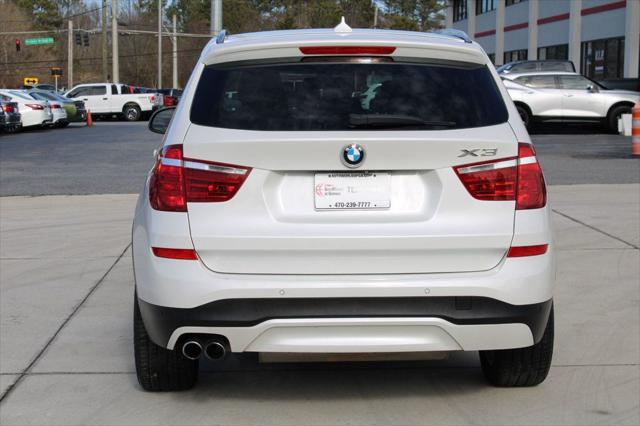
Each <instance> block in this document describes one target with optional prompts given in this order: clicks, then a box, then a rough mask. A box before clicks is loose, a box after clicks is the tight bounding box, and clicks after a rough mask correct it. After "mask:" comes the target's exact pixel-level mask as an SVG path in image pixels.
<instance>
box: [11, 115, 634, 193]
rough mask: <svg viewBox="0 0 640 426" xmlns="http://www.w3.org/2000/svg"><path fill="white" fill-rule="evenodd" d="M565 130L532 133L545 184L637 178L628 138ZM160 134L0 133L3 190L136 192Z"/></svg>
mask: <svg viewBox="0 0 640 426" xmlns="http://www.w3.org/2000/svg"><path fill="white" fill-rule="evenodd" d="M569 130H571V131H572V132H576V131H577V132H578V133H579V134H566V132H567V126H546V127H540V128H539V129H538V130H536V131H534V132H533V133H532V136H531V138H532V139H533V141H534V144H535V147H536V150H537V152H538V158H539V159H540V162H541V164H542V168H543V170H544V172H545V177H546V180H547V182H548V183H549V184H552V185H564V184H587V183H606V184H612V183H640V161H639V160H638V159H637V158H635V159H634V158H631V156H630V153H631V138H629V137H623V136H618V135H612V134H605V133H602V129H601V128H600V127H597V126H581V127H579V128H577V129H576V128H569ZM161 142H162V136H160V135H158V134H155V133H151V132H150V131H149V130H148V129H147V123H145V122H137V123H126V122H111V121H99V122H96V123H95V124H94V126H93V127H91V128H87V127H86V126H84V125H83V124H72V125H70V126H69V127H68V128H66V129H49V130H37V131H25V132H22V133H17V134H11V135H0V196H9V195H60V194H75V195H81V194H132V193H138V192H139V191H140V189H141V187H142V185H143V184H144V179H145V177H146V175H147V172H148V171H149V169H150V168H151V166H152V165H153V157H152V153H153V150H154V149H155V148H157V147H158V146H159V145H160V144H161ZM336 161H337V159H336Z"/></svg>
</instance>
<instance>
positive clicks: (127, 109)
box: [122, 104, 142, 121]
mask: <svg viewBox="0 0 640 426" xmlns="http://www.w3.org/2000/svg"><path fill="white" fill-rule="evenodd" d="M122 113H123V114H124V119H125V120H127V121H138V120H140V119H141V118H142V111H141V110H140V107H139V106H138V105H135V104H129V105H125V106H124V109H123V110H122Z"/></svg>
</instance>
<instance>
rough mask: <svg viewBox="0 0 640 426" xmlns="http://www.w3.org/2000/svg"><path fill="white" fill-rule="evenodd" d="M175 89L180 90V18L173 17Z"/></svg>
mask: <svg viewBox="0 0 640 426" xmlns="http://www.w3.org/2000/svg"><path fill="white" fill-rule="evenodd" d="M171 41H173V85H172V86H171V87H173V88H174V89H177V88H178V18H177V16H176V15H175V14H174V15H173V38H172V40H171Z"/></svg>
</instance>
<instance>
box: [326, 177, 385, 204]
mask: <svg viewBox="0 0 640 426" xmlns="http://www.w3.org/2000/svg"><path fill="white" fill-rule="evenodd" d="M314 194H315V195H314V197H315V207H316V209H318V210H352V209H356V210H368V209H388V208H389V207H390V206H391V198H390V194H391V175H390V174H389V173H380V172H340V173H316V174H315V179H314Z"/></svg>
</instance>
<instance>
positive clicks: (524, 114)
mask: <svg viewBox="0 0 640 426" xmlns="http://www.w3.org/2000/svg"><path fill="white" fill-rule="evenodd" d="M516 109H517V110H518V114H519V115H520V118H521V119H522V122H523V123H524V127H526V128H527V129H529V128H530V127H531V114H530V113H529V110H528V109H527V108H525V107H524V106H522V105H516Z"/></svg>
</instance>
